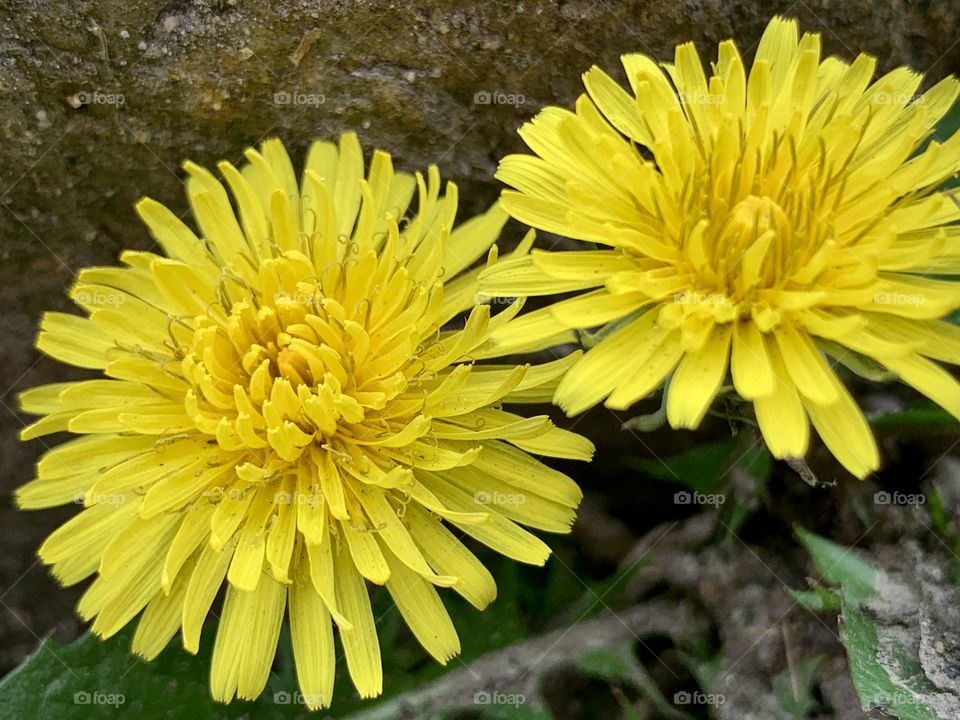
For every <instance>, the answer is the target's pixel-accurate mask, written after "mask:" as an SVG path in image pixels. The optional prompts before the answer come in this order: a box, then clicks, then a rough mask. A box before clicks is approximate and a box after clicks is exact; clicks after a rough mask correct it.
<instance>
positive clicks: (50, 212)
mask: <svg viewBox="0 0 960 720" xmlns="http://www.w3.org/2000/svg"><path fill="white" fill-rule="evenodd" d="M955 10H956V2H955V0H924V1H923V2H904V1H903V0H897V1H895V2H890V3H882V4H877V3H873V2H867V1H864V0H855V1H850V2H836V0H809V1H808V2H793V3H791V2H786V1H785V0H784V1H777V2H763V3H758V2H749V1H747V0H723V1H722V2H721V0H687V1H686V2H671V3H655V2H649V1H645V0H628V1H624V2H614V1H610V2H606V1H603V0H600V1H593V0H591V1H586V0H585V1H582V2H581V1H570V2H548V1H547V0H512V1H491V0H428V1H427V2H417V3H407V2H384V1H382V0H355V1H347V2H336V3H334V2H325V1H321V2H308V1H307V0H283V1H280V2H266V1H265V0H249V1H247V0H244V1H243V2H240V1H239V0H207V1H201V2H180V1H173V2H163V3H161V2H146V1H144V0H125V1H124V2H118V1H116V0H93V1H89V0H88V1H86V2H83V1H80V2H72V3H62V2H54V1H53V0H8V1H7V2H5V3H3V4H2V5H0V13H2V16H0V131H2V133H3V141H2V143H0V206H2V208H0V332H2V335H3V342H2V343H0V402H2V407H0V458H2V475H0V490H2V492H3V499H2V501H0V527H2V528H3V533H4V552H3V553H0V670H5V669H7V668H9V667H11V666H12V665H13V664H14V663H16V662H17V661H18V660H19V658H20V657H22V655H23V654H24V653H25V652H26V651H28V650H29V649H30V648H31V647H32V646H33V645H34V644H35V641H36V636H39V635H43V634H45V633H47V632H49V631H50V630H51V629H52V628H54V627H55V626H57V624H58V622H59V623H60V632H61V633H63V634H67V635H69V634H70V633H71V632H73V631H74V627H72V626H71V625H70V623H71V621H70V620H69V618H70V611H69V609H68V608H69V605H70V604H71V603H72V601H73V596H72V594H71V593H69V592H67V593H65V592H62V591H60V590H58V589H56V588H55V585H54V583H53V582H52V581H51V580H50V579H49V578H48V577H47V575H46V573H45V571H44V570H43V569H42V568H41V567H39V566H36V565H35V563H34V561H33V556H34V551H35V548H36V547H37V545H38V544H39V542H40V540H41V538H42V537H43V535H45V534H46V533H47V532H48V531H49V529H50V528H51V527H52V526H53V525H54V524H55V523H56V522H59V521H60V520H62V519H63V518H64V517H66V516H67V515H68V514H69V513H68V512H67V513H65V512H63V511H55V512H54V511H51V512H45V513H35V514H30V515H25V514H20V513H16V512H15V511H14V510H13V509H12V503H11V501H10V499H9V491H10V490H11V489H12V488H14V487H15V486H16V485H19V484H20V483H22V482H24V481H25V480H26V479H28V477H29V474H30V467H31V464H32V462H33V460H34V458H35V456H36V454H37V453H38V452H39V451H41V450H42V443H39V442H34V443H32V444H31V445H30V446H28V447H22V446H21V445H20V444H19V442H18V441H17V440H16V437H15V431H16V429H17V428H18V427H19V426H20V425H21V424H22V420H21V419H20V418H19V417H18V416H17V414H16V412H15V410H16V400H15V398H16V391H17V390H19V389H22V388H23V387H26V386H29V385H32V384H36V383H38V382H45V381H50V380H54V379H63V378H65V377H67V376H69V372H68V371H66V370H64V369H63V368H60V367H58V366H57V365H56V364H55V363H52V362H50V361H47V360H42V359H40V358H39V356H38V355H37V354H36V352H35V351H34V350H32V337H33V334H34V331H35V325H36V320H37V317H38V316H39V314H40V312H41V311H42V310H44V309H63V308H65V307H66V302H65V299H64V289H65V288H66V287H67V286H68V285H69V283H70V281H71V278H72V275H73V272H74V271H75V270H76V269H77V268H79V267H82V266H84V265H89V264H92V263H109V262H112V261H113V260H114V258H115V256H116V255H117V253H118V251H119V250H120V249H121V248H122V247H136V248H147V247H149V246H150V241H149V239H148V237H147V236H146V234H145V232H144V231H143V230H142V229H141V228H140V226H139V224H138V222H137V220H136V218H135V216H134V214H133V211H132V207H131V206H132V204H133V202H134V201H135V200H136V199H137V198H138V197H139V196H141V195H144V194H149V195H151V196H153V197H155V198H157V199H159V200H161V201H163V202H165V203H167V204H169V205H171V206H172V207H174V208H175V209H177V210H179V211H184V210H185V205H184V203H183V200H182V198H181V192H180V186H179V171H178V165H179V163H180V161H181V160H182V159H184V158H191V159H193V160H196V161H200V162H204V163H212V162H214V161H216V160H218V159H222V158H228V159H232V160H237V159H238V158H239V156H240V153H241V152H242V150H243V148H244V147H245V146H247V145H249V144H252V143H255V142H257V141H258V140H259V139H261V138H263V137H265V136H268V135H270V134H276V135H279V136H280V137H282V138H283V139H284V140H285V141H286V142H287V143H288V146H289V147H290V148H291V150H292V152H293V153H294V154H295V155H296V156H297V157H299V155H300V153H302V151H303V150H304V148H305V147H306V145H307V144H308V142H309V141H310V140H311V139H312V138H314V137H317V136H333V135H335V134H336V133H338V132H339V131H341V130H345V129H356V130H358V131H359V132H360V134H361V136H362V138H363V140H364V142H365V145H366V146H367V147H371V146H373V145H377V146H380V147H383V148H384V149H388V150H391V151H392V152H394V154H395V157H396V162H397V164H398V165H399V166H402V167H405V168H408V169H416V168H419V167H423V166H425V165H426V164H429V163H438V164H439V165H440V167H441V169H442V170H443V171H444V173H445V175H446V176H448V177H450V178H452V179H455V180H457V181H458V182H459V183H460V184H461V187H462V188H463V189H464V190H465V191H467V192H466V193H465V194H467V195H468V197H469V198H470V199H469V200H468V201H467V203H468V204H469V205H472V206H473V207H479V206H480V205H481V204H483V203H486V202H488V201H489V200H490V199H491V198H492V197H493V196H494V194H495V186H494V185H493V183H492V182H491V176H492V172H493V168H494V166H495V163H496V159H497V158H498V157H499V156H500V155H502V154H503V153H505V152H508V151H510V150H513V149H515V148H517V147H518V144H519V141H518V140H517V138H516V135H515V132H514V131H515V129H516V127H517V126H518V125H519V124H520V123H521V122H522V121H523V120H524V119H525V118H527V117H529V116H530V115H532V114H533V113H534V112H535V111H536V110H537V109H538V108H539V107H541V106H542V105H544V104H547V103H560V104H569V103H571V102H572V101H573V99H574V98H575V97H576V95H577V94H578V92H579V88H580V84H579V82H580V81H579V77H580V73H581V72H582V71H584V70H585V69H587V68H588V67H589V66H590V64H592V63H597V64H600V65H602V66H605V67H607V68H610V69H611V70H615V69H616V68H617V56H618V55H619V54H620V53H622V52H626V51H637V50H641V51H646V52H648V53H650V54H654V55H657V56H660V57H663V58H665V59H666V58H668V57H669V55H670V54H671V52H672V47H673V45H674V44H675V43H677V42H680V41H685V40H690V39H692V40H695V41H696V42H697V43H698V44H699V45H700V47H701V49H702V50H703V51H704V52H708V53H710V54H711V55H712V52H713V51H712V47H713V46H715V44H716V42H717V41H718V40H720V39H723V38H726V37H730V36H735V37H737V38H739V40H740V44H741V47H742V49H743V50H744V51H748V50H749V49H750V48H752V46H753V43H754V42H755V41H756V40H757V38H758V37H759V33H760V31H761V30H762V28H763V26H764V25H765V24H766V21H767V19H768V17H769V16H770V15H771V14H773V13H775V12H784V13H788V14H792V15H796V16H798V17H799V18H800V19H801V21H802V23H803V25H804V27H805V28H807V29H819V30H821V31H822V32H823V35H824V43H825V46H826V48H827V50H828V51H829V52H831V53H837V54H841V55H845V56H848V57H849V56H851V55H853V54H855V53H856V52H859V51H861V50H870V51H871V52H873V53H874V54H876V55H877V56H878V57H879V58H880V59H881V64H882V66H884V67H891V66H894V65H897V64H902V63H909V64H912V65H913V66H914V67H916V68H917V69H919V70H923V71H928V72H929V73H930V74H931V76H934V77H939V76H942V75H944V74H947V73H948V72H950V71H954V70H956V69H957V67H958V65H960V46H957V45H956V43H955V37H954V35H955V34H954V33H951V32H945V31H944V30H945V28H950V27H952V26H953V22H954V20H955V17H954V16H955ZM4 408H6V409H4Z"/></svg>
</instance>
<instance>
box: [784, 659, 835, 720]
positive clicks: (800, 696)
mask: <svg viewBox="0 0 960 720" xmlns="http://www.w3.org/2000/svg"><path fill="white" fill-rule="evenodd" d="M823 660H824V658H823V657H822V656H820V655H816V656H814V657H811V658H807V659H806V660H803V661H802V662H800V663H799V664H798V665H797V666H796V667H795V668H793V670H792V672H788V673H787V674H785V675H780V676H779V677H777V678H775V679H774V681H773V687H774V691H775V692H776V695H777V700H778V702H779V703H780V707H781V708H782V709H783V711H784V712H785V713H787V716H788V717H791V718H796V720H803V718H808V717H810V716H811V714H812V713H813V712H814V710H816V709H817V706H818V705H819V703H818V702H817V699H816V697H815V695H814V692H815V690H816V686H817V670H819V669H820V666H821V665H822V664H823Z"/></svg>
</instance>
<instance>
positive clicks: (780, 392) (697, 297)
mask: <svg viewBox="0 0 960 720" xmlns="http://www.w3.org/2000/svg"><path fill="white" fill-rule="evenodd" d="M622 61H623V67H624V69H625V70H626V75H627V79H628V80H629V83H630V87H631V90H632V92H630V93H628V92H627V91H625V90H624V89H623V88H622V87H621V86H620V85H618V84H617V83H616V82H615V81H614V80H613V79H611V78H610V77H609V76H608V75H607V74H605V73H604V72H603V71H602V70H600V69H599V68H597V67H593V68H592V69H590V70H589V71H588V72H586V73H585V74H584V76H583V79H584V84H585V86H586V90H587V93H586V94H584V95H582V96H581V97H580V98H579V99H578V101H577V103H576V111H575V112H569V111H566V110H563V109H560V108H555V107H548V108H546V109H545V110H544V111H542V112H541V113H540V114H539V115H538V116H537V117H536V118H535V119H534V120H533V121H532V122H530V123H528V124H527V125H525V126H524V127H523V128H522V129H521V131H520V134H521V136H522V137H523V139H524V141H525V142H526V143H527V145H528V146H529V147H530V148H531V149H532V150H533V152H534V153H535V154H536V157H535V156H532V155H511V156H508V157H506V158H505V159H504V160H503V162H502V164H501V165H500V168H499V171H498V177H499V178H500V179H502V180H503V181H504V182H505V183H507V184H508V185H510V186H512V187H513V188H515V189H516V190H508V191H505V192H504V193H503V197H502V204H503V206H504V208H505V209H506V210H507V211H508V212H509V213H510V214H511V215H512V216H513V217H515V218H517V219H519V220H521V221H522V222H525V223H527V224H529V225H531V226H533V227H537V228H541V229H544V230H547V231H550V232H554V233H557V234H560V235H564V236H566V237H569V238H573V239H577V240H583V241H587V242H594V243H598V244H600V245H601V246H603V247H602V248H601V249H596V248H592V249H584V250H575V251H569V252H538V251H535V252H534V253H533V254H532V255H524V256H522V257H521V256H517V257H516V258H512V259H509V260H507V261H506V262H503V263H501V264H498V265H497V266H496V267H493V268H490V269H489V270H485V271H484V273H483V274H482V276H481V289H482V291H483V292H485V293H489V294H492V295H550V294H554V293H559V292H576V293H579V294H578V295H576V296H575V297H573V298H571V299H566V300H563V301H561V302H557V303H555V304H553V305H552V306H550V307H548V308H546V309H543V310H539V311H536V312H534V313H530V314H528V315H527V316H525V317H521V318H519V319H518V320H517V321H516V322H515V323H512V324H511V325H510V326H509V327H507V328H504V329H503V330H501V331H498V333H497V334H496V336H495V338H494V339H495V341H496V342H497V343H498V344H499V346H500V347H501V348H502V349H504V350H505V351H506V350H508V349H509V348H510V346H511V344H512V343H515V342H516V341H517V340H518V339H520V338H522V339H523V341H524V342H525V343H526V344H528V345H529V344H530V343H532V342H533V341H534V340H535V338H536V337H538V336H539V337H541V338H546V339H549V337H550V336H552V335H553V334H555V333H556V332H558V331H559V330H560V329H563V328H588V327H595V326H601V325H605V324H608V323H614V322H616V324H613V325H610V326H608V330H609V332H608V333H606V334H603V335H602V336H601V339H600V342H599V343H598V344H596V345H595V346H593V347H592V348H591V349H590V350H589V351H588V352H587V353H586V354H585V355H584V356H583V358H582V359H581V360H579V361H578V363H577V364H576V365H575V366H574V367H573V369H572V370H571V371H570V372H569V373H568V374H567V375H566V377H565V378H564V380H563V382H562V383H561V384H560V386H559V387H558V389H557V393H556V397H555V400H556V402H558V403H559V404H560V405H561V406H562V407H563V408H564V409H565V410H566V411H567V412H568V413H570V414H573V413H579V412H581V411H583V410H585V409H587V408H589V407H591V406H593V405H595V404H597V403H599V402H601V401H603V400H605V403H606V405H607V406H608V407H610V408H613V409H625V408H628V407H629V406H630V405H632V404H633V403H635V402H636V401H638V400H640V399H641V398H643V397H645V396H646V395H648V394H650V393H651V392H653V391H654V390H656V389H657V388H659V387H661V386H662V385H664V384H666V385H667V388H666V390H665V393H666V398H665V403H666V414H667V418H668V420H669V422H670V424H671V425H672V426H673V427H675V428H695V427H697V426H698V425H699V424H700V422H701V420H702V419H703V417H704V415H705V413H706V412H707V411H708V409H709V407H710V405H711V403H712V402H713V400H714V398H715V396H716V395H717V393H718V392H719V391H720V390H721V388H723V387H724V385H725V383H726V382H727V377H728V371H729V375H730V376H731V377H732V386H733V388H734V389H735V390H736V392H737V393H738V394H739V395H740V396H741V397H742V398H744V399H745V400H747V401H750V402H752V404H753V408H754V410H755V412H756V417H757V421H758V424H759V427H760V430H761V431H762V433H763V436H764V438H765V440H766V442H767V444H768V446H769V447H770V449H771V451H772V452H773V454H774V455H776V456H777V457H780V458H799V457H802V456H803V455H804V454H805V452H806V450H807V447H808V443H809V434H810V430H809V424H810V422H812V424H813V427H814V428H815V429H816V431H817V433H819V435H820V437H821V438H822V439H823V441H824V443H825V444H826V446H827V447H828V448H829V450H830V451H831V452H832V453H833V454H834V455H835V456H836V457H837V459H838V460H839V461H840V462H841V463H842V464H843V465H844V466H845V467H846V468H847V469H848V470H849V471H850V472H851V473H853V474H854V475H857V476H860V477H863V476H865V475H867V474H869V473H870V472H871V471H873V470H875V469H876V468H877V467H878V464H879V458H878V452H877V446H876V443H875V441H874V438H873V435H872V433H871V431H870V428H869V426H868V424H867V422H866V420H865V418H864V416H863V414H862V413H861V411H860V410H859V408H858V407H857V404H856V403H855V402H854V400H853V398H852V397H851V396H850V393H849V392H848V390H847V389H846V388H845V387H844V385H843V384H842V383H841V382H840V380H839V378H838V376H837V374H836V372H835V370H834V363H840V364H844V365H849V366H850V367H851V369H856V370H858V371H860V372H861V373H863V372H865V366H867V365H869V367H871V368H873V369H879V368H877V366H876V363H879V364H880V365H881V366H883V368H886V369H887V371H890V372H892V373H893V374H895V376H897V377H899V379H901V380H902V381H903V382H904V383H907V384H908V385H911V386H913V387H914V388H916V389H917V390H919V391H920V392H921V393H923V394H925V395H927V396H928V397H930V398H931V399H933V400H934V401H936V402H937V403H939V404H940V405H942V406H943V407H944V408H946V409H947V410H948V411H949V412H950V413H952V414H953V415H955V416H957V417H960V384H958V383H957V381H956V380H955V379H954V378H953V377H952V376H951V375H950V374H949V373H948V372H947V371H946V370H944V369H943V368H942V367H941V366H940V365H939V364H937V363H936V362H934V361H938V360H939V361H945V362H948V363H953V364H957V363H958V362H960V329H958V328H957V327H956V326H955V325H952V324H950V323H948V322H947V321H945V320H944V319H943V318H944V316H945V315H946V314H947V313H949V312H950V311H952V310H954V309H955V308H957V307H958V306H960V285H958V284H957V283H956V282H954V281H952V280H949V279H943V278H935V277H930V275H944V276H950V275H957V274H958V273H960V224H958V223H957V221H958V220H960V205H958V203H957V202H955V201H954V199H952V198H951V197H950V196H948V194H946V193H944V192H940V191H938V190H937V188H938V186H939V185H940V184H941V183H942V182H943V181H944V180H945V179H947V178H949V177H950V176H951V175H953V174H954V173H956V172H957V170H958V169H960V134H956V135H954V136H953V137H952V138H950V139H949V140H947V141H946V142H944V143H943V144H941V143H939V142H929V143H928V142H927V140H928V139H929V137H930V135H931V132H932V130H933V129H934V126H935V125H936V123H937V121H938V120H940V118H941V117H943V116H944V114H945V113H946V112H947V111H948V110H949V109H950V107H951V106H952V105H953V103H954V101H955V100H956V98H957V95H958V89H960V83H958V82H957V80H955V79H954V78H952V77H949V78H947V79H945V80H943V81H941V82H939V83H938V84H936V85H934V86H933V87H932V88H931V89H930V90H928V91H927V92H926V93H924V94H922V95H917V94H916V93H917V88H918V86H919V84H920V82H921V80H922V77H921V75H919V74H917V73H915V72H913V71H911V70H909V69H907V68H902V67H901V68H898V69H896V70H893V71H892V72H890V73H888V74H886V75H883V76H882V77H880V78H879V79H876V80H872V78H873V75H874V68H875V65H876V61H875V60H874V58H872V57H870V56H868V55H860V56H859V57H857V58H856V60H854V61H853V62H852V63H850V64H847V63H845V62H843V61H842V60H840V59H837V58H835V57H828V58H826V59H821V50H820V37H819V35H817V34H812V33H811V34H805V35H803V37H801V38H799V39H798V30H797V23H796V22H795V21H793V20H786V19H782V18H775V19H774V20H773V21H772V22H771V23H770V24H769V26H768V27H767V29H766V31H765V33H764V35H763V39H762V40H761V41H760V44H759V47H758V48H757V53H756V59H755V61H754V63H753V66H752V67H751V68H750V69H749V72H747V70H745V68H744V64H743V61H742V60H741V57H740V54H739V52H738V51H737V47H736V45H735V44H734V43H733V42H732V41H726V42H723V43H721V44H720V46H719V53H718V58H717V61H716V63H715V64H713V65H712V73H711V74H710V75H709V77H708V75H707V74H706V73H705V71H704V68H703V65H702V63H701V61H700V58H699V57H698V55H697V51H696V49H695V48H694V46H693V44H691V43H687V44H685V45H680V46H679V47H677V49H676V58H675V60H674V63H673V64H672V65H664V66H663V68H662V69H661V66H659V65H658V64H657V63H656V62H655V61H654V60H652V59H650V58H649V57H646V56H644V55H625V56H623V57H622ZM581 291H585V292H581ZM546 342H547V340H544V341H543V343H544V344H546ZM868 374H869V373H868Z"/></svg>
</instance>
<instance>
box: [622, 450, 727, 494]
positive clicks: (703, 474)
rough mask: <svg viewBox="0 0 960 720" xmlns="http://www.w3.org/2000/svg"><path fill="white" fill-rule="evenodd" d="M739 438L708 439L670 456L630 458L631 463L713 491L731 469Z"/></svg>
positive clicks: (657, 475) (657, 476) (654, 474)
mask: <svg viewBox="0 0 960 720" xmlns="http://www.w3.org/2000/svg"><path fill="white" fill-rule="evenodd" d="M739 444H740V441H739V438H735V437H731V438H727V439H725V440H721V441H720V442H714V443H704V444H703V445H698V446H697V447H695V448H692V449H690V450H688V451H686V452H684V453H681V454H679V455H672V456H670V457H668V458H662V459H660V458H627V465H628V466H629V467H632V468H635V469H636V470H639V471H641V472H643V473H645V474H646V475H649V476H650V477H653V478H655V479H657V480H662V481H664V482H670V483H679V484H681V485H685V486H686V487H688V488H690V489H691V490H695V491H696V492H702V493H710V492H712V491H714V490H716V489H717V487H718V486H719V484H720V481H721V480H723V479H724V476H725V475H726V474H727V472H728V471H729V470H730V467H731V465H732V464H733V463H734V460H736V458H735V457H734V451H735V450H736V448H737V447H738V446H739Z"/></svg>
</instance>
